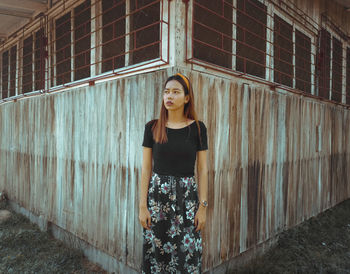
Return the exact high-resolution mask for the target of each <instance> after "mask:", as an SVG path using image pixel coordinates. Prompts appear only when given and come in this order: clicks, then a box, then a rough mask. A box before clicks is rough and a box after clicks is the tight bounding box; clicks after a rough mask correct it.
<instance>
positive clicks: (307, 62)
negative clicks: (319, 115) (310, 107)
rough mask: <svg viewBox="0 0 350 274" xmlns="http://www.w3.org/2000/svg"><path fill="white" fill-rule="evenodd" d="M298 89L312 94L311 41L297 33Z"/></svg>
mask: <svg viewBox="0 0 350 274" xmlns="http://www.w3.org/2000/svg"><path fill="white" fill-rule="evenodd" d="M295 78H296V88H297V89H300V90H302V91H305V92H308V93H311V39H310V38H309V37H307V36H306V35H305V34H303V33H301V32H300V31H298V30H296V31H295Z"/></svg>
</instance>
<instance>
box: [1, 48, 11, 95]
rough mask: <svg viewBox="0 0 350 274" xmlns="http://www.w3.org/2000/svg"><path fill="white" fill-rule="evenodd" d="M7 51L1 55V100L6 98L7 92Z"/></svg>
mask: <svg viewBox="0 0 350 274" xmlns="http://www.w3.org/2000/svg"><path fill="white" fill-rule="evenodd" d="M9 68H10V66H9V51H8V50H7V51H5V52H3V54H2V99H5V98H7V97H8V90H9Z"/></svg>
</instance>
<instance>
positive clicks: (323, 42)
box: [317, 29, 331, 99]
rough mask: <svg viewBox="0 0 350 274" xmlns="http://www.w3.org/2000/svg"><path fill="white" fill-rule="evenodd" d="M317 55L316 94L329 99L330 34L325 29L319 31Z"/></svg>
mask: <svg viewBox="0 0 350 274" xmlns="http://www.w3.org/2000/svg"><path fill="white" fill-rule="evenodd" d="M319 43H320V45H319V53H318V54H319V56H318V58H317V70H318V95H319V96H320V97H322V98H326V99H329V80H330V70H331V35H330V34H329V32H328V31H326V30H325V29H322V30H321V32H320V42H319Z"/></svg>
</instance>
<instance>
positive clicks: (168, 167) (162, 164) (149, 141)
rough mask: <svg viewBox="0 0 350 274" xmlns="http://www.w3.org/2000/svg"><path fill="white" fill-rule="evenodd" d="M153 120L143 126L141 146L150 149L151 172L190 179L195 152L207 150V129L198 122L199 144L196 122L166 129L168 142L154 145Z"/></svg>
mask: <svg viewBox="0 0 350 274" xmlns="http://www.w3.org/2000/svg"><path fill="white" fill-rule="evenodd" d="M154 122H155V120H152V121H150V122H148V123H147V124H146V125H145V132H144V137H143V143H142V146H144V147H150V148H152V156H153V163H154V165H153V171H154V172H156V173H158V174H162V175H173V176H181V177H191V176H193V175H194V166H195V161H196V156H197V151H199V150H206V149H208V141H207V128H206V127H205V125H204V123H203V122H202V121H198V122H199V125H200V132H201V143H200V139H199V135H198V127H197V123H196V122H192V124H190V125H188V126H187V127H184V128H179V129H172V128H166V130H167V137H168V142H167V143H164V144H159V143H156V142H155V141H154V139H153V133H152V125H153V123H154Z"/></svg>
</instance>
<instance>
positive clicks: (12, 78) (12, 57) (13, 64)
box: [10, 46, 17, 97]
mask: <svg viewBox="0 0 350 274" xmlns="http://www.w3.org/2000/svg"><path fill="white" fill-rule="evenodd" d="M16 61H17V46H13V47H12V48H11V49H10V97H11V96H15V95H16V82H17V78H16V69H17V62H16Z"/></svg>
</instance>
